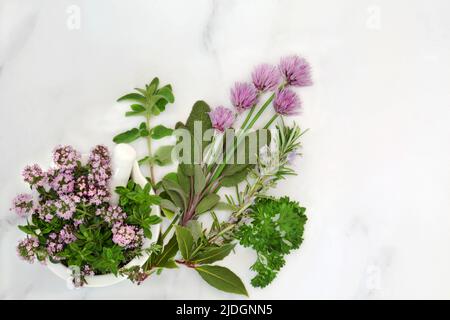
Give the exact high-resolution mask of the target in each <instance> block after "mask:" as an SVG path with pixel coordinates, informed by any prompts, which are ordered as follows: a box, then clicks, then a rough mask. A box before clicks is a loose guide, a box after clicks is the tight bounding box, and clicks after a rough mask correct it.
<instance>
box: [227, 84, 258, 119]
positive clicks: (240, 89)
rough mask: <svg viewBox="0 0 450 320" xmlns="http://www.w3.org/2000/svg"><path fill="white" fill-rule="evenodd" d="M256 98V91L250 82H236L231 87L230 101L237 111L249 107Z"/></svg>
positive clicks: (253, 103) (254, 102)
mask: <svg viewBox="0 0 450 320" xmlns="http://www.w3.org/2000/svg"><path fill="white" fill-rule="evenodd" d="M257 100H258V92H257V91H256V88H255V87H254V86H253V85H252V84H250V83H242V82H236V84H235V85H234V88H232V89H231V103H232V104H233V106H234V107H235V108H236V109H237V111H238V112H242V111H244V110H247V109H250V108H251V107H253V106H254V105H255V104H256V102H257Z"/></svg>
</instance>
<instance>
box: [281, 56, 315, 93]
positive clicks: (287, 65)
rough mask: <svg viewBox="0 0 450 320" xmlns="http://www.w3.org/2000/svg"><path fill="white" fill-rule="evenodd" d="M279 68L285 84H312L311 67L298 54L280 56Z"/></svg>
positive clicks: (300, 85) (301, 85)
mask: <svg viewBox="0 0 450 320" xmlns="http://www.w3.org/2000/svg"><path fill="white" fill-rule="evenodd" d="M279 68H280V72H281V74H282V75H283V77H284V80H285V81H286V84H287V85H292V86H298V87H304V86H310V85H312V80H311V67H310V65H309V63H308V61H306V60H305V59H304V58H301V57H299V56H289V57H285V58H282V59H281V61H280V65H279Z"/></svg>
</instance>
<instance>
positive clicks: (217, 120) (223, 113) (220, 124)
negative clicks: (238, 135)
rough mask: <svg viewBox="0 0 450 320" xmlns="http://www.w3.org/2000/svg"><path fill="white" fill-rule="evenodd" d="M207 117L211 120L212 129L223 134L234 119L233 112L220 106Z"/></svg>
mask: <svg viewBox="0 0 450 320" xmlns="http://www.w3.org/2000/svg"><path fill="white" fill-rule="evenodd" d="M209 117H210V118H211V122H212V126H213V128H214V129H216V130H217V131H220V132H224V131H225V130H226V129H228V128H230V127H231V126H232V125H233V122H234V119H235V116H234V113H233V111H231V110H230V109H228V108H225V107H222V106H219V107H217V108H215V109H214V110H213V111H211V112H209Z"/></svg>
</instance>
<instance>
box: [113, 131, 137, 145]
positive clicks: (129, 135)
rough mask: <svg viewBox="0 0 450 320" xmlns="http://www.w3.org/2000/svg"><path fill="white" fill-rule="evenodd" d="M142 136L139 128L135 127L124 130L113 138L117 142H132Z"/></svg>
mask: <svg viewBox="0 0 450 320" xmlns="http://www.w3.org/2000/svg"><path fill="white" fill-rule="evenodd" d="M140 136H141V133H140V131H139V129H137V128H133V129H131V130H128V131H125V132H122V133H120V134H118V135H117V136H115V137H114V138H113V141H114V142H115V143H130V142H133V141H135V140H137V139H138V138H139V137H140Z"/></svg>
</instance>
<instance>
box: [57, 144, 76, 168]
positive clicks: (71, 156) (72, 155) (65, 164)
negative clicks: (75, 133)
mask: <svg viewBox="0 0 450 320" xmlns="http://www.w3.org/2000/svg"><path fill="white" fill-rule="evenodd" d="M80 159H81V154H80V153H79V152H78V151H76V150H75V149H74V148H73V147H72V146H58V147H56V148H55V150H53V162H54V163H55V164H56V165H57V166H58V167H59V168H63V169H74V168H75V167H76V166H77V161H80Z"/></svg>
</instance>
